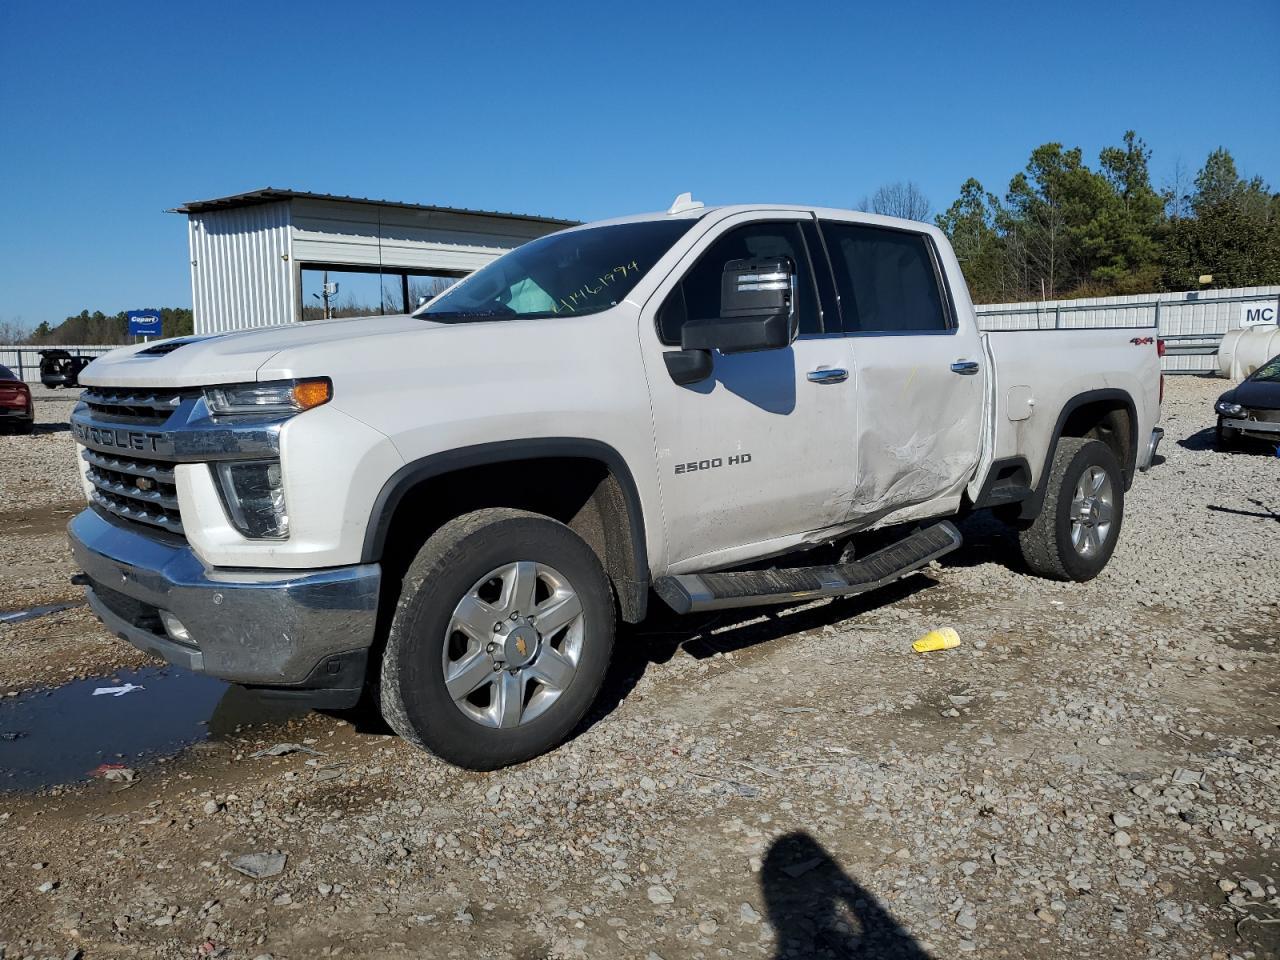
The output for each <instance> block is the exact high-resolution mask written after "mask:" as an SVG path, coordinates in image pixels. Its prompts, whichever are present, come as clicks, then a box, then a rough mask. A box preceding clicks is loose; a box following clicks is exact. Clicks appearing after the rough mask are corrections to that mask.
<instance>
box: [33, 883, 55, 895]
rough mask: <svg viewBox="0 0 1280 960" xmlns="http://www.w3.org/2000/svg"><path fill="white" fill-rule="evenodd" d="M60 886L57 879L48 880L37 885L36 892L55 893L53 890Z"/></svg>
mask: <svg viewBox="0 0 1280 960" xmlns="http://www.w3.org/2000/svg"><path fill="white" fill-rule="evenodd" d="M58 886H59V884H58V881H57V880H46V881H45V882H44V883H42V884H40V886H38V887H36V892H37V893H53V891H55V890H57V889H58Z"/></svg>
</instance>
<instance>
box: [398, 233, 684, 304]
mask: <svg viewBox="0 0 1280 960" xmlns="http://www.w3.org/2000/svg"><path fill="white" fill-rule="evenodd" d="M694 222H695V221H693V220H686V219H680V220H643V221H639V222H636V223H620V224H615V225H614V226H608V227H590V228H588V229H585V230H569V231H566V232H564V233H553V234H551V235H550V236H546V237H540V238H539V239H537V240H534V241H532V242H530V243H526V244H525V245H524V246H522V247H517V248H516V249H515V250H512V251H511V252H510V253H507V254H504V255H503V256H501V257H499V258H498V259H497V260H495V261H493V263H491V264H489V265H488V266H485V267H483V268H481V269H480V270H477V271H476V272H475V273H473V274H472V275H471V276H469V277H467V279H465V280H463V281H462V282H461V283H460V284H458V285H457V286H456V287H454V288H453V289H452V290H451V291H449V292H448V293H446V294H444V295H443V296H440V297H437V298H436V299H435V300H432V301H431V302H430V303H428V304H426V305H425V306H423V307H421V308H419V309H418V310H416V311H414V314H413V315H414V316H415V317H422V318H423V319H425V320H440V321H443V322H445V323H450V322H460V321H467V320H495V319H498V320H505V319H514V318H516V317H523V318H525V319H533V318H537V317H557V316H582V315H584V314H589V313H599V312H600V311H601V310H608V309H609V308H610V307H612V306H614V305H615V304H617V303H618V302H619V301H621V300H623V299H624V298H625V297H626V295H627V294H628V293H630V292H631V290H632V288H633V287H635V285H636V284H637V283H638V282H639V281H640V278H641V277H643V276H644V275H645V273H647V272H648V271H649V269H650V268H651V267H652V266H653V265H654V264H655V263H657V262H658V260H659V258H661V257H662V255H663V254H664V253H666V252H667V251H668V250H669V249H671V245H672V244H673V243H675V242H676V240H678V239H679V238H680V237H681V236H683V235H684V234H685V233H686V232H687V231H688V230H689V228H690V227H691V226H693V224H694Z"/></svg>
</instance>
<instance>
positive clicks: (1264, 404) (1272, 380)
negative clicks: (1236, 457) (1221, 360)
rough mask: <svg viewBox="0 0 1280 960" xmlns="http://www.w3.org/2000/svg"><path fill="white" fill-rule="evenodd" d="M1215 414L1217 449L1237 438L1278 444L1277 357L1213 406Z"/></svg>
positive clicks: (1279, 371) (1279, 360)
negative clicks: (1254, 438)
mask: <svg viewBox="0 0 1280 960" xmlns="http://www.w3.org/2000/svg"><path fill="white" fill-rule="evenodd" d="M1213 408H1214V409H1215V410H1216V411H1217V412H1218V446H1220V447H1229V446H1230V445H1231V444H1232V443H1233V442H1234V441H1236V440H1238V439H1239V438H1240V437H1242V436H1245V437H1256V438H1257V439H1259V440H1266V441H1268V442H1269V443H1271V444H1272V445H1276V444H1280V356H1275V357H1272V358H1271V359H1270V360H1268V361H1267V362H1266V363H1264V364H1263V365H1262V366H1260V367H1259V368H1258V369H1257V370H1255V371H1253V373H1252V374H1250V375H1249V376H1248V377H1246V378H1245V379H1244V380H1243V381H1241V383H1240V385H1239V386H1238V387H1236V388H1235V389H1233V390H1228V391H1227V392H1226V393H1224V394H1223V395H1222V396H1220V397H1219V398H1218V402H1217V403H1215V404H1214V405H1213Z"/></svg>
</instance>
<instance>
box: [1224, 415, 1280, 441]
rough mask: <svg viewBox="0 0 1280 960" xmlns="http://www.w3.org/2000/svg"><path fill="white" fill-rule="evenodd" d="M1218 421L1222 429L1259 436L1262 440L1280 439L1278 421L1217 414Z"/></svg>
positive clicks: (1279, 424) (1279, 423)
mask: <svg viewBox="0 0 1280 960" xmlns="http://www.w3.org/2000/svg"><path fill="white" fill-rule="evenodd" d="M1218 422H1219V423H1220V424H1221V425H1222V429H1224V430H1236V431H1238V432H1240V433H1243V434H1246V435H1249V436H1254V437H1260V438H1261V439H1263V440H1277V439H1280V422H1276V421H1272V420H1247V419H1244V418H1240V419H1237V418H1235V417H1223V416H1219V418H1218Z"/></svg>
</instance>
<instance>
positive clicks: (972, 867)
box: [960, 860, 978, 877]
mask: <svg viewBox="0 0 1280 960" xmlns="http://www.w3.org/2000/svg"><path fill="white" fill-rule="evenodd" d="M960 872H961V873H963V874H964V875H965V876H966V877H972V876H973V875H974V874H975V873H977V872H978V863H977V861H976V860H966V861H965V862H964V863H962V864H960Z"/></svg>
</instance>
